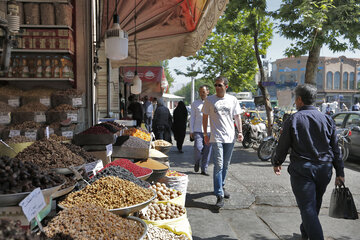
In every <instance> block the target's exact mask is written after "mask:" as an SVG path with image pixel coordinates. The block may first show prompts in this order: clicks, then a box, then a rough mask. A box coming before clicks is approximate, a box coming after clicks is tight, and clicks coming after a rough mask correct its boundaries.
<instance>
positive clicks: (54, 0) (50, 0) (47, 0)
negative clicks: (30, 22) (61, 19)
mask: <svg viewBox="0 0 360 240" xmlns="http://www.w3.org/2000/svg"><path fill="white" fill-rule="evenodd" d="M18 2H37V3H69V0H18Z"/></svg>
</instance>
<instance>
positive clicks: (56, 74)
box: [53, 56, 60, 78]
mask: <svg viewBox="0 0 360 240" xmlns="http://www.w3.org/2000/svg"><path fill="white" fill-rule="evenodd" d="M53 69H54V71H53V77H54V78H59V77H60V64H59V58H58V56H55V57H54V59H53Z"/></svg>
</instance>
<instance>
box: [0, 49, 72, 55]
mask: <svg viewBox="0 0 360 240" xmlns="http://www.w3.org/2000/svg"><path fill="white" fill-rule="evenodd" d="M2 51H3V50H2V49H0V52H2ZM11 52H12V53H54V54H61V53H68V54H71V55H74V52H72V51H70V50H64V49H23V48H15V49H11Z"/></svg>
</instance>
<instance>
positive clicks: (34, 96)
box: [21, 88, 54, 107]
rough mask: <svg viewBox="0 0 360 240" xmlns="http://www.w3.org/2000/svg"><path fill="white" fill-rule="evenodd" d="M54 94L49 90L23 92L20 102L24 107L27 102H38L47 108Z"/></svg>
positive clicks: (52, 90) (36, 89) (39, 89)
mask: <svg viewBox="0 0 360 240" xmlns="http://www.w3.org/2000/svg"><path fill="white" fill-rule="evenodd" d="M52 92H54V89H51V88H35V89H31V90H28V91H25V92H24V93H23V94H22V96H21V102H22V104H23V105H24V104H25V103H29V102H38V103H41V104H43V105H45V106H47V107H50V106H51V101H50V96H51V93H52Z"/></svg>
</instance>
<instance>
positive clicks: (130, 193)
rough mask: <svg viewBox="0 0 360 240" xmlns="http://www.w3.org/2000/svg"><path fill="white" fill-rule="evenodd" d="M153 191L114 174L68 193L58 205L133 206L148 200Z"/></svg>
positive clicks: (109, 207) (112, 207) (106, 207)
mask: <svg viewBox="0 0 360 240" xmlns="http://www.w3.org/2000/svg"><path fill="white" fill-rule="evenodd" d="M153 196H154V192H153V191H152V190H150V189H146V188H143V187H140V186H139V185H137V184H135V183H133V182H130V181H127V180H123V179H120V178H118V177H114V176H108V177H102V178H100V179H98V180H96V181H95V182H94V183H92V184H91V185H88V186H86V187H85V188H84V189H82V190H80V191H77V192H72V193H70V194H69V195H68V196H67V197H66V198H65V199H64V200H63V201H62V202H60V205H62V206H64V207H72V206H75V205H79V204H83V203H91V204H94V205H97V206H100V207H103V208H105V209H116V208H124V207H129V206H133V205H136V204H140V203H143V202H146V201H148V200H150V199H151V198H152V197H153Z"/></svg>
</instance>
